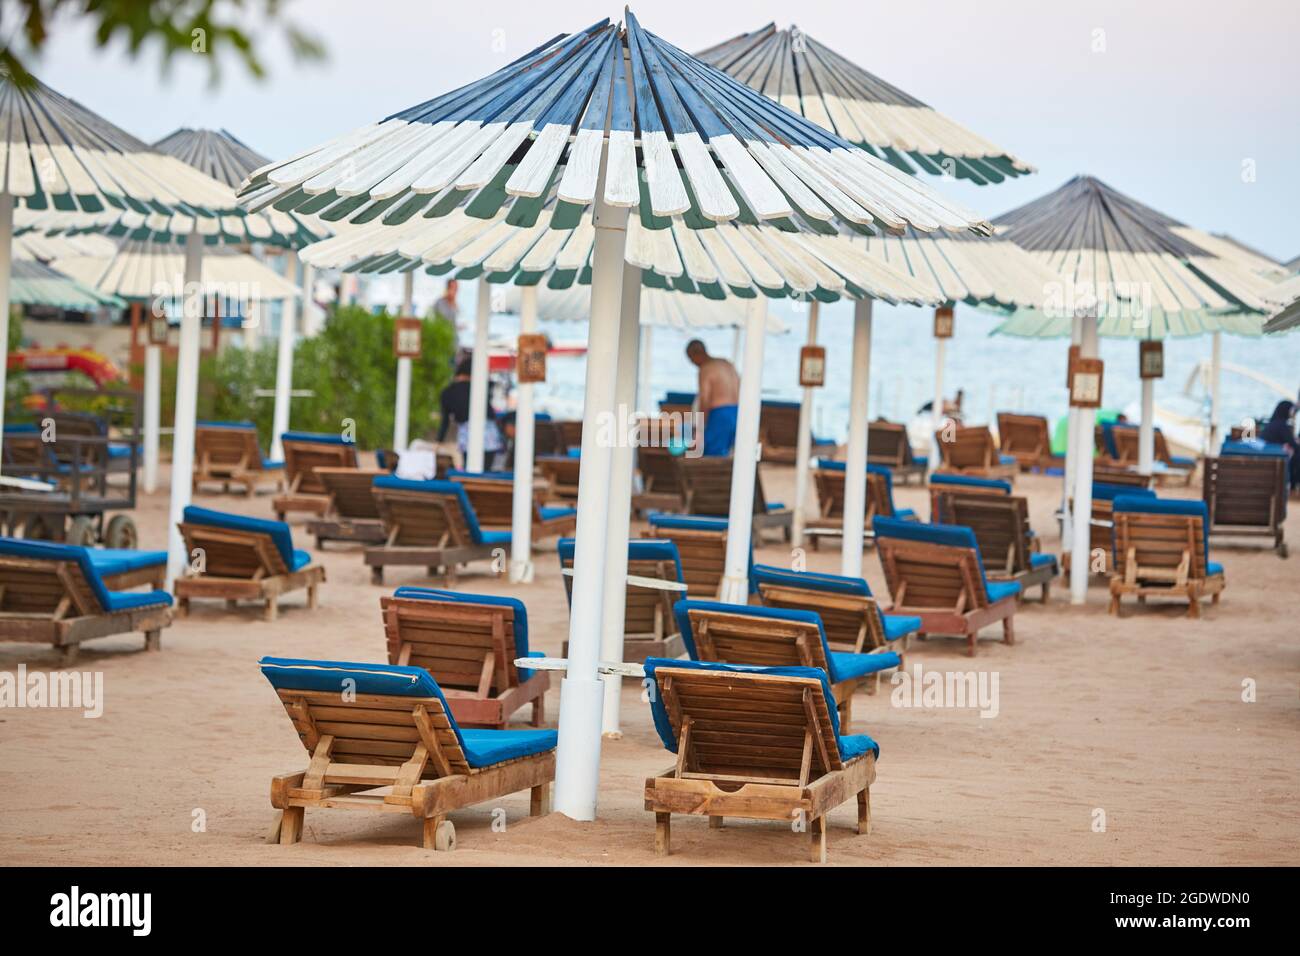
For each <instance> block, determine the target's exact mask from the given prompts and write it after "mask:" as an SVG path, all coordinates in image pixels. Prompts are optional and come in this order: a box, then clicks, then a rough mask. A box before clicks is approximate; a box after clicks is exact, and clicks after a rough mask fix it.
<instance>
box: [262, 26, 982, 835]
mask: <svg viewBox="0 0 1300 956" xmlns="http://www.w3.org/2000/svg"><path fill="white" fill-rule="evenodd" d="M625 24H626V25H625V27H620V26H618V25H615V24H612V23H610V22H609V21H608V20H602V21H600V22H598V23H596V24H594V25H592V26H590V27H588V28H587V29H585V30H582V31H579V32H577V33H573V34H566V35H561V36H559V37H556V38H554V39H552V40H549V41H547V42H545V43H543V44H542V45H541V46H539V47H537V48H536V49H534V50H531V51H529V52H528V53H525V54H524V55H523V56H522V57H520V58H519V59H517V60H515V61H513V62H512V63H509V64H507V65H506V66H504V67H502V68H501V69H499V70H497V71H496V72H495V73H493V74H491V75H489V76H487V77H484V78H482V79H480V80H476V81H474V82H471V83H469V84H467V85H465V86H463V87H461V88H460V89H457V90H454V91H452V92H450V93H447V94H444V95H442V96H436V97H434V98H432V99H429V100H426V101H424V102H422V103H420V104H418V105H416V106H413V107H411V108H409V109H406V110H403V111H402V112H399V113H394V114H392V115H390V116H389V117H387V118H386V119H384V120H382V121H381V122H379V123H375V124H371V125H368V126H365V127H362V128H361V129H359V130H356V131H354V132H352V133H349V134H347V135H345V136H343V137H341V138H339V139H336V140H333V141H330V142H328V143H325V144H323V145H321V146H318V147H314V148H312V149H309V150H306V151H304V152H302V153H300V154H298V155H296V156H294V157H291V158H290V159H287V160H284V161H282V162H279V163H276V164H273V165H271V166H267V167H264V168H263V169H261V170H258V171H257V172H255V173H254V174H253V175H252V176H251V177H250V179H249V181H248V182H247V183H246V184H245V186H244V187H243V189H242V191H241V195H242V196H243V198H244V199H245V201H246V204H247V207H248V208H249V209H252V210H256V209H260V208H265V207H268V206H275V207H277V208H279V209H281V210H286V211H287V210H301V211H307V212H318V213H319V214H320V215H321V216H322V218H324V219H325V220H326V221H341V220H345V219H346V220H350V221H354V222H355V221H358V220H360V221H361V222H365V221H369V220H377V221H381V222H384V223H385V224H386V225H396V224H400V223H402V222H405V221H407V220H410V219H411V218H413V217H416V216H424V217H426V218H437V217H440V216H445V215H446V214H447V213H449V212H451V211H452V210H454V209H464V211H465V212H466V214H467V215H469V216H472V217H476V218H489V217H492V216H495V215H497V213H498V212H502V211H504V213H505V219H506V221H507V222H509V223H511V224H512V225H519V226H525V227H528V226H532V225H534V224H535V223H536V220H537V217H538V216H539V215H540V213H541V211H542V210H543V209H544V208H545V207H546V205H547V204H548V203H549V202H551V201H552V199H554V200H555V213H554V215H553V216H552V218H551V223H550V224H551V225H552V226H556V227H561V228H563V227H567V226H571V225H573V224H574V223H575V222H576V221H577V220H578V219H579V218H580V217H581V215H582V213H583V212H585V211H588V210H590V211H591V213H592V219H591V225H592V228H593V229H594V232H595V236H594V241H593V250H592V260H591V261H592V266H591V269H592V277H591V283H592V292H591V298H592V304H591V314H592V316H593V319H594V321H593V322H592V325H591V331H590V336H589V344H588V348H589V350H590V351H591V352H593V353H594V354H597V355H609V356H610V357H611V361H608V362H588V363H587V383H586V402H585V408H584V428H583V448H582V456H583V468H582V477H581V480H580V484H579V493H578V522H577V532H576V535H575V537H576V539H577V542H576V555H577V557H576V563H575V574H574V584H573V611H572V613H571V615H570V622H569V660H568V668H567V674H566V677H565V679H564V682H563V684H562V686H561V694H560V732H559V746H558V752H557V763H556V790H555V805H556V808H557V809H558V810H560V811H561V812H564V813H565V814H567V815H569V816H571V817H575V818H577V819H592V818H594V816H595V806H596V793H597V789H598V767H599V759H600V733H599V729H600V716H601V710H602V706H603V705H602V699H603V696H604V691H603V689H602V686H601V681H600V678H599V676H598V665H599V649H600V640H599V634H600V628H601V622H602V615H603V612H604V606H605V590H606V589H605V580H606V579H605V569H606V565H607V564H610V563H614V564H617V563H619V562H620V559H621V560H623V561H625V555H626V548H625V547H623V546H622V545H620V546H618V547H616V548H614V549H613V550H612V551H611V550H609V549H608V546H607V540H608V538H609V537H613V535H612V534H609V535H607V530H608V528H609V527H610V526H611V525H613V524H618V525H619V526H620V529H621V531H620V533H621V535H622V537H623V539H625V537H626V534H627V522H626V521H624V520H622V515H621V514H619V515H612V514H611V511H610V484H611V477H612V473H611V469H612V466H613V449H612V448H609V447H605V445H606V443H603V442H601V441H600V440H599V432H600V429H599V422H600V421H602V420H603V419H604V417H605V416H607V415H609V414H610V413H611V412H612V411H613V409H614V403H615V398H616V394H617V393H618V391H619V390H620V389H619V386H618V371H619V368H620V367H623V368H624V369H626V367H627V366H626V363H625V362H624V361H623V360H622V357H621V356H620V339H621V336H622V333H623V331H624V329H626V328H628V327H630V329H631V330H632V331H633V335H632V340H633V341H635V339H636V336H635V334H634V333H635V329H636V324H635V323H634V322H632V321H631V320H630V314H631V313H634V312H635V306H636V305H637V304H639V302H640V295H639V294H636V295H633V294H630V291H629V294H627V295H625V294H624V288H623V286H624V282H623V279H624V273H625V271H630V270H629V269H628V268H627V267H626V266H625V264H624V249H625V246H626V243H627V238H628V237H627V231H628V229H627V223H628V218H629V211H630V210H631V209H632V207H634V206H635V207H636V208H637V218H639V219H640V220H641V221H642V223H643V224H644V225H645V226H646V227H647V228H649V229H652V230H653V229H663V228H665V227H667V226H670V225H672V224H673V219H674V217H680V220H681V223H682V225H683V226H684V227H685V228H687V229H693V230H699V231H702V232H705V231H712V230H715V229H718V228H719V226H720V224H726V223H731V222H733V221H735V220H739V221H740V222H741V223H749V224H755V225H757V224H758V223H760V222H762V223H769V224H772V225H773V226H775V227H776V228H778V229H783V230H788V231H809V232H814V233H822V234H829V233H832V232H835V231H837V230H838V229H841V228H842V229H846V230H852V231H858V232H861V231H868V232H873V231H875V230H877V229H880V228H885V229H901V228H903V227H905V226H907V225H909V224H911V225H915V226H917V227H918V228H921V229H923V230H925V229H935V228H941V227H942V228H952V229H964V228H977V229H984V228H985V226H984V223H983V221H982V220H981V218H980V217H979V216H978V214H975V213H972V212H970V211H968V210H966V209H965V208H964V207H961V206H958V205H956V204H953V203H951V202H949V201H947V200H945V199H943V198H941V197H940V196H938V195H937V194H936V193H934V192H933V191H932V190H930V189H928V188H927V187H925V186H923V185H922V184H920V183H918V182H917V181H916V180H914V179H912V178H910V177H908V176H907V175H906V174H904V173H902V172H901V171H899V170H897V169H895V168H894V167H892V166H890V165H889V164H887V163H885V162H883V161H881V160H879V159H877V158H875V157H873V156H871V155H870V154H868V153H866V152H864V151H863V150H861V149H859V148H857V147H855V146H854V145H852V144H851V143H849V142H847V141H846V140H843V139H841V138H839V137H837V136H835V135H834V134H831V133H828V132H826V131H824V130H822V129H820V128H818V127H817V126H815V125H813V124H811V123H808V122H807V121H806V120H804V119H803V118H802V117H800V116H798V115H796V114H793V113H791V112H789V111H788V110H784V109H782V108H781V107H780V106H778V105H776V104H772V103H770V102H769V101H767V100H765V99H763V98H762V97H761V96H759V95H757V94H755V93H753V91H751V90H749V89H748V88H747V87H745V86H743V85H742V84H739V83H737V82H735V81H734V80H732V79H731V78H729V77H727V76H726V75H725V74H723V73H721V72H719V71H717V70H714V69H712V68H711V67H709V66H708V65H706V64H704V63H701V62H700V61H698V60H696V59H694V58H692V57H690V56H689V55H687V54H686V53H684V52H682V51H681V50H679V49H678V48H676V47H674V46H673V45H671V44H670V43H668V42H667V41H665V40H664V39H662V38H660V37H658V36H656V35H655V34H653V33H650V32H649V31H647V30H645V29H644V28H642V26H641V25H640V24H639V23H638V21H637V19H636V17H635V16H633V15H632V13H631V12H630V11H629V12H627V13H626V14H625ZM638 147H639V148H638ZM764 301H765V300H764V299H763V298H756V299H754V300H752V302H753V306H752V307H751V309H750V310H749V311H750V316H749V321H748V322H747V326H746V344H745V365H746V367H747V368H748V367H749V366H751V364H752V363H754V362H755V360H756V359H757V360H758V361H761V358H762V342H763V332H764V329H765V321H764V318H765V310H764V308H763V303H764ZM624 306H626V307H627V308H626V310H624V308H623V307H624ZM616 316H618V318H617V319H616V318H615V317H616ZM623 347H624V348H628V347H630V343H628V342H627V341H624V342H623ZM615 357H618V360H616V358H615ZM633 367H634V366H633ZM758 386H759V381H758V374H757V367H755V374H754V375H752V376H748V378H746V377H744V376H742V393H743V394H742V396H741V406H740V415H739V422H738V426H737V456H738V458H739V457H740V456H742V455H743V454H744V452H745V451H746V450H752V449H754V448H755V447H756V445H757V433H758V397H759V394H758ZM630 465H631V460H630V455H629V456H627V465H626V468H625V469H624V470H626V471H627V472H628V473H629V478H628V481H629V483H630ZM620 468H623V466H622V464H621V463H620ZM620 477H621V476H620ZM737 478H738V480H734V481H733V483H732V484H733V498H732V508H731V514H730V519H729V520H730V523H731V526H732V535H731V537H730V538H729V553H728V556H727V578H728V586H729V587H730V586H733V585H734V584H735V583H737V582H740V583H743V582H744V580H745V575H746V570H745V553H741V552H740V550H739V549H741V548H744V549H745V550H746V552H747V549H748V544H749V541H748V535H747V534H746V533H745V530H746V529H747V528H748V516H747V515H746V514H744V513H743V512H744V511H745V510H746V509H745V508H743V507H741V505H740V502H741V501H743V500H752V495H753V480H754V470H753V469H752V468H743V469H738V473H737ZM619 507H620V508H621V507H622V503H620V505H619ZM749 510H752V505H751V507H750V509H749ZM732 545H735V547H734V548H733V547H732ZM732 552H735V553H732ZM624 573H625V571H624ZM622 576H623V575H622V574H620V575H619V579H620V580H621V578H622Z"/></svg>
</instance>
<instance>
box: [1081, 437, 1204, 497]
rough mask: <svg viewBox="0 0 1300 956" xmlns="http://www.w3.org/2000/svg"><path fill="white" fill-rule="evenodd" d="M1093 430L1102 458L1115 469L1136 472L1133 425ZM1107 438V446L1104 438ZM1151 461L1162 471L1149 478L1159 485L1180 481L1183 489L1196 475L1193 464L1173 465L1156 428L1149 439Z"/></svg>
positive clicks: (1170, 455) (1177, 462) (1135, 438)
mask: <svg viewBox="0 0 1300 956" xmlns="http://www.w3.org/2000/svg"><path fill="white" fill-rule="evenodd" d="M1097 430H1098V432H1099V433H1100V435H1101V442H1102V447H1101V448H1100V449H1099V450H1100V451H1102V453H1103V454H1105V455H1106V457H1107V460H1108V461H1109V462H1110V463H1111V464H1112V465H1113V466H1114V467H1118V468H1133V469H1136V468H1137V464H1138V459H1139V456H1140V454H1141V452H1140V450H1139V445H1140V440H1139V436H1140V429H1139V426H1137V425H1127V424H1123V423H1119V422H1106V423H1105V424H1103V425H1098V426H1097ZM1108 434H1109V436H1110V438H1109V443H1108V442H1107V438H1106V436H1107V435H1108ZM1152 441H1153V448H1152V451H1153V458H1154V460H1155V462H1156V463H1157V464H1158V465H1160V466H1162V468H1161V469H1160V470H1159V471H1157V472H1156V473H1155V475H1154V476H1153V477H1154V479H1155V480H1157V481H1162V480H1163V479H1166V478H1181V479H1183V482H1182V483H1183V484H1184V485H1190V484H1191V483H1192V478H1193V477H1194V476H1195V475H1196V463H1195V462H1194V461H1177V460H1175V459H1174V456H1173V454H1172V453H1171V452H1170V450H1169V442H1168V441H1166V440H1165V435H1164V432H1162V431H1161V430H1160V429H1159V428H1157V429H1156V430H1155V434H1154V436H1153V439H1152Z"/></svg>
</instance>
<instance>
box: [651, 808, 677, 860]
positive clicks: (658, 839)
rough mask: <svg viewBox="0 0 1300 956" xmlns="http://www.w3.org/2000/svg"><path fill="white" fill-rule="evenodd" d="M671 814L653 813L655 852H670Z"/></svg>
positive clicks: (666, 853)
mask: <svg viewBox="0 0 1300 956" xmlns="http://www.w3.org/2000/svg"><path fill="white" fill-rule="evenodd" d="M672 836H673V825H672V814H670V813H659V812H656V813H655V853H657V854H658V855H659V856H667V855H668V854H669V853H671V852H672V849H671V846H672Z"/></svg>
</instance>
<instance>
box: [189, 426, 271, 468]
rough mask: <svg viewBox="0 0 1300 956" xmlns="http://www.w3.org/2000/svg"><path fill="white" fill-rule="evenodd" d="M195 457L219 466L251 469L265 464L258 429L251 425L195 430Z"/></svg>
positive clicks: (199, 427) (199, 428)
mask: <svg viewBox="0 0 1300 956" xmlns="http://www.w3.org/2000/svg"><path fill="white" fill-rule="evenodd" d="M194 457H195V458H196V459H197V460H198V461H200V462H206V463H207V464H208V465H217V466H219V467H230V468H233V467H236V466H240V467H243V468H247V469H250V470H260V469H261V467H262V449H261V446H260V445H258V443H257V432H256V431H254V430H253V429H251V428H205V427H203V426H202V425H200V426H198V427H197V428H195V429H194Z"/></svg>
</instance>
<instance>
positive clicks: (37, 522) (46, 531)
mask: <svg viewBox="0 0 1300 956" xmlns="http://www.w3.org/2000/svg"><path fill="white" fill-rule="evenodd" d="M23 537H24V538H26V539H27V540H29V541H52V540H53V539H54V528H53V526H52V525H51V524H50V521H49V520H48V519H47V518H46V517H45V516H44V515H28V516H27V517H26V518H24V519H23Z"/></svg>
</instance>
